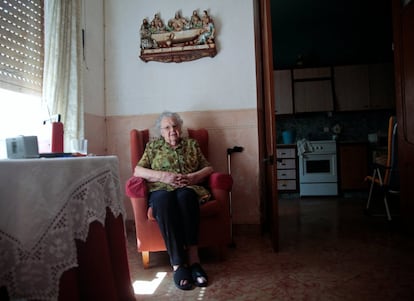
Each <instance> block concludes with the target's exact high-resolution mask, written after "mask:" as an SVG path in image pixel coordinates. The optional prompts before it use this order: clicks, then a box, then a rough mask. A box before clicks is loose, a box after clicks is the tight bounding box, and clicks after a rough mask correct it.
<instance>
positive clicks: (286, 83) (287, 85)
mask: <svg viewBox="0 0 414 301" xmlns="http://www.w3.org/2000/svg"><path fill="white" fill-rule="evenodd" d="M274 85H275V109H276V114H277V115H281V114H293V96H292V71H291V70H290V69H289V70H275V71H274Z"/></svg>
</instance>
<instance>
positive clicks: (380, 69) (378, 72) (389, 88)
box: [368, 63, 395, 109]
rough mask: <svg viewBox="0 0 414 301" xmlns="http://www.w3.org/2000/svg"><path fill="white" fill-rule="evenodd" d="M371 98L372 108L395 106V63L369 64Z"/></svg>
mask: <svg viewBox="0 0 414 301" xmlns="http://www.w3.org/2000/svg"><path fill="white" fill-rule="evenodd" d="M368 74H369V100H370V106H371V108H372V109H394V108H395V81H394V65H393V64H391V63H389V64H373V65H369V66H368Z"/></svg>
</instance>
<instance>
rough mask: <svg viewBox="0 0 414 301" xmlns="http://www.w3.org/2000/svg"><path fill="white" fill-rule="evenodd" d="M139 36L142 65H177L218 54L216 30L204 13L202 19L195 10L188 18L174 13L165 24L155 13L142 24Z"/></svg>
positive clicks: (210, 19) (205, 12)
mask: <svg viewBox="0 0 414 301" xmlns="http://www.w3.org/2000/svg"><path fill="white" fill-rule="evenodd" d="M140 36H141V54H140V58H141V59H142V60H143V61H144V62H148V61H158V62H164V63H169V62H175V63H180V62H186V61H192V60H197V59H200V58H203V57H214V56H215V55H216V54H217V49H216V44H215V40H214V39H215V36H216V29H215V26H214V22H213V19H212V17H211V16H210V15H209V14H208V12H207V10H204V11H203V13H202V15H201V16H200V15H199V13H198V11H197V10H194V11H193V13H192V15H191V17H190V18H185V17H183V16H182V15H181V13H180V12H176V13H175V16H174V17H173V18H171V19H169V20H168V22H167V23H165V22H164V21H163V20H162V19H161V17H160V15H159V14H155V15H154V18H153V19H152V20H151V21H149V20H148V19H144V20H143V21H142V24H141V28H140Z"/></svg>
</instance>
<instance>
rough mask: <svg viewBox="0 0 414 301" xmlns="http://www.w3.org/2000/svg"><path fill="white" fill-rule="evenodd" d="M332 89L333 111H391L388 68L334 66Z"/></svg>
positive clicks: (391, 86) (390, 71)
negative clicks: (334, 98) (333, 91)
mask: <svg viewBox="0 0 414 301" xmlns="http://www.w3.org/2000/svg"><path fill="white" fill-rule="evenodd" d="M334 86H335V94H336V110H337V111H360V110H374V109H393V108H394V107H395V96H394V74H393V66H392V64H369V65H350V66H335V67H334Z"/></svg>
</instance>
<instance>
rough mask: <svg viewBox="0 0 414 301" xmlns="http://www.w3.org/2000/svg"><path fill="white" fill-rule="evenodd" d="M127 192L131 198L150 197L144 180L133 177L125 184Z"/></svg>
mask: <svg viewBox="0 0 414 301" xmlns="http://www.w3.org/2000/svg"><path fill="white" fill-rule="evenodd" d="M125 192H126V195H127V196H129V197H130V198H146V197H147V195H148V190H147V184H146V182H145V180H144V179H143V178H140V177H131V178H129V179H128V181H127V182H126V184H125Z"/></svg>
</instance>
